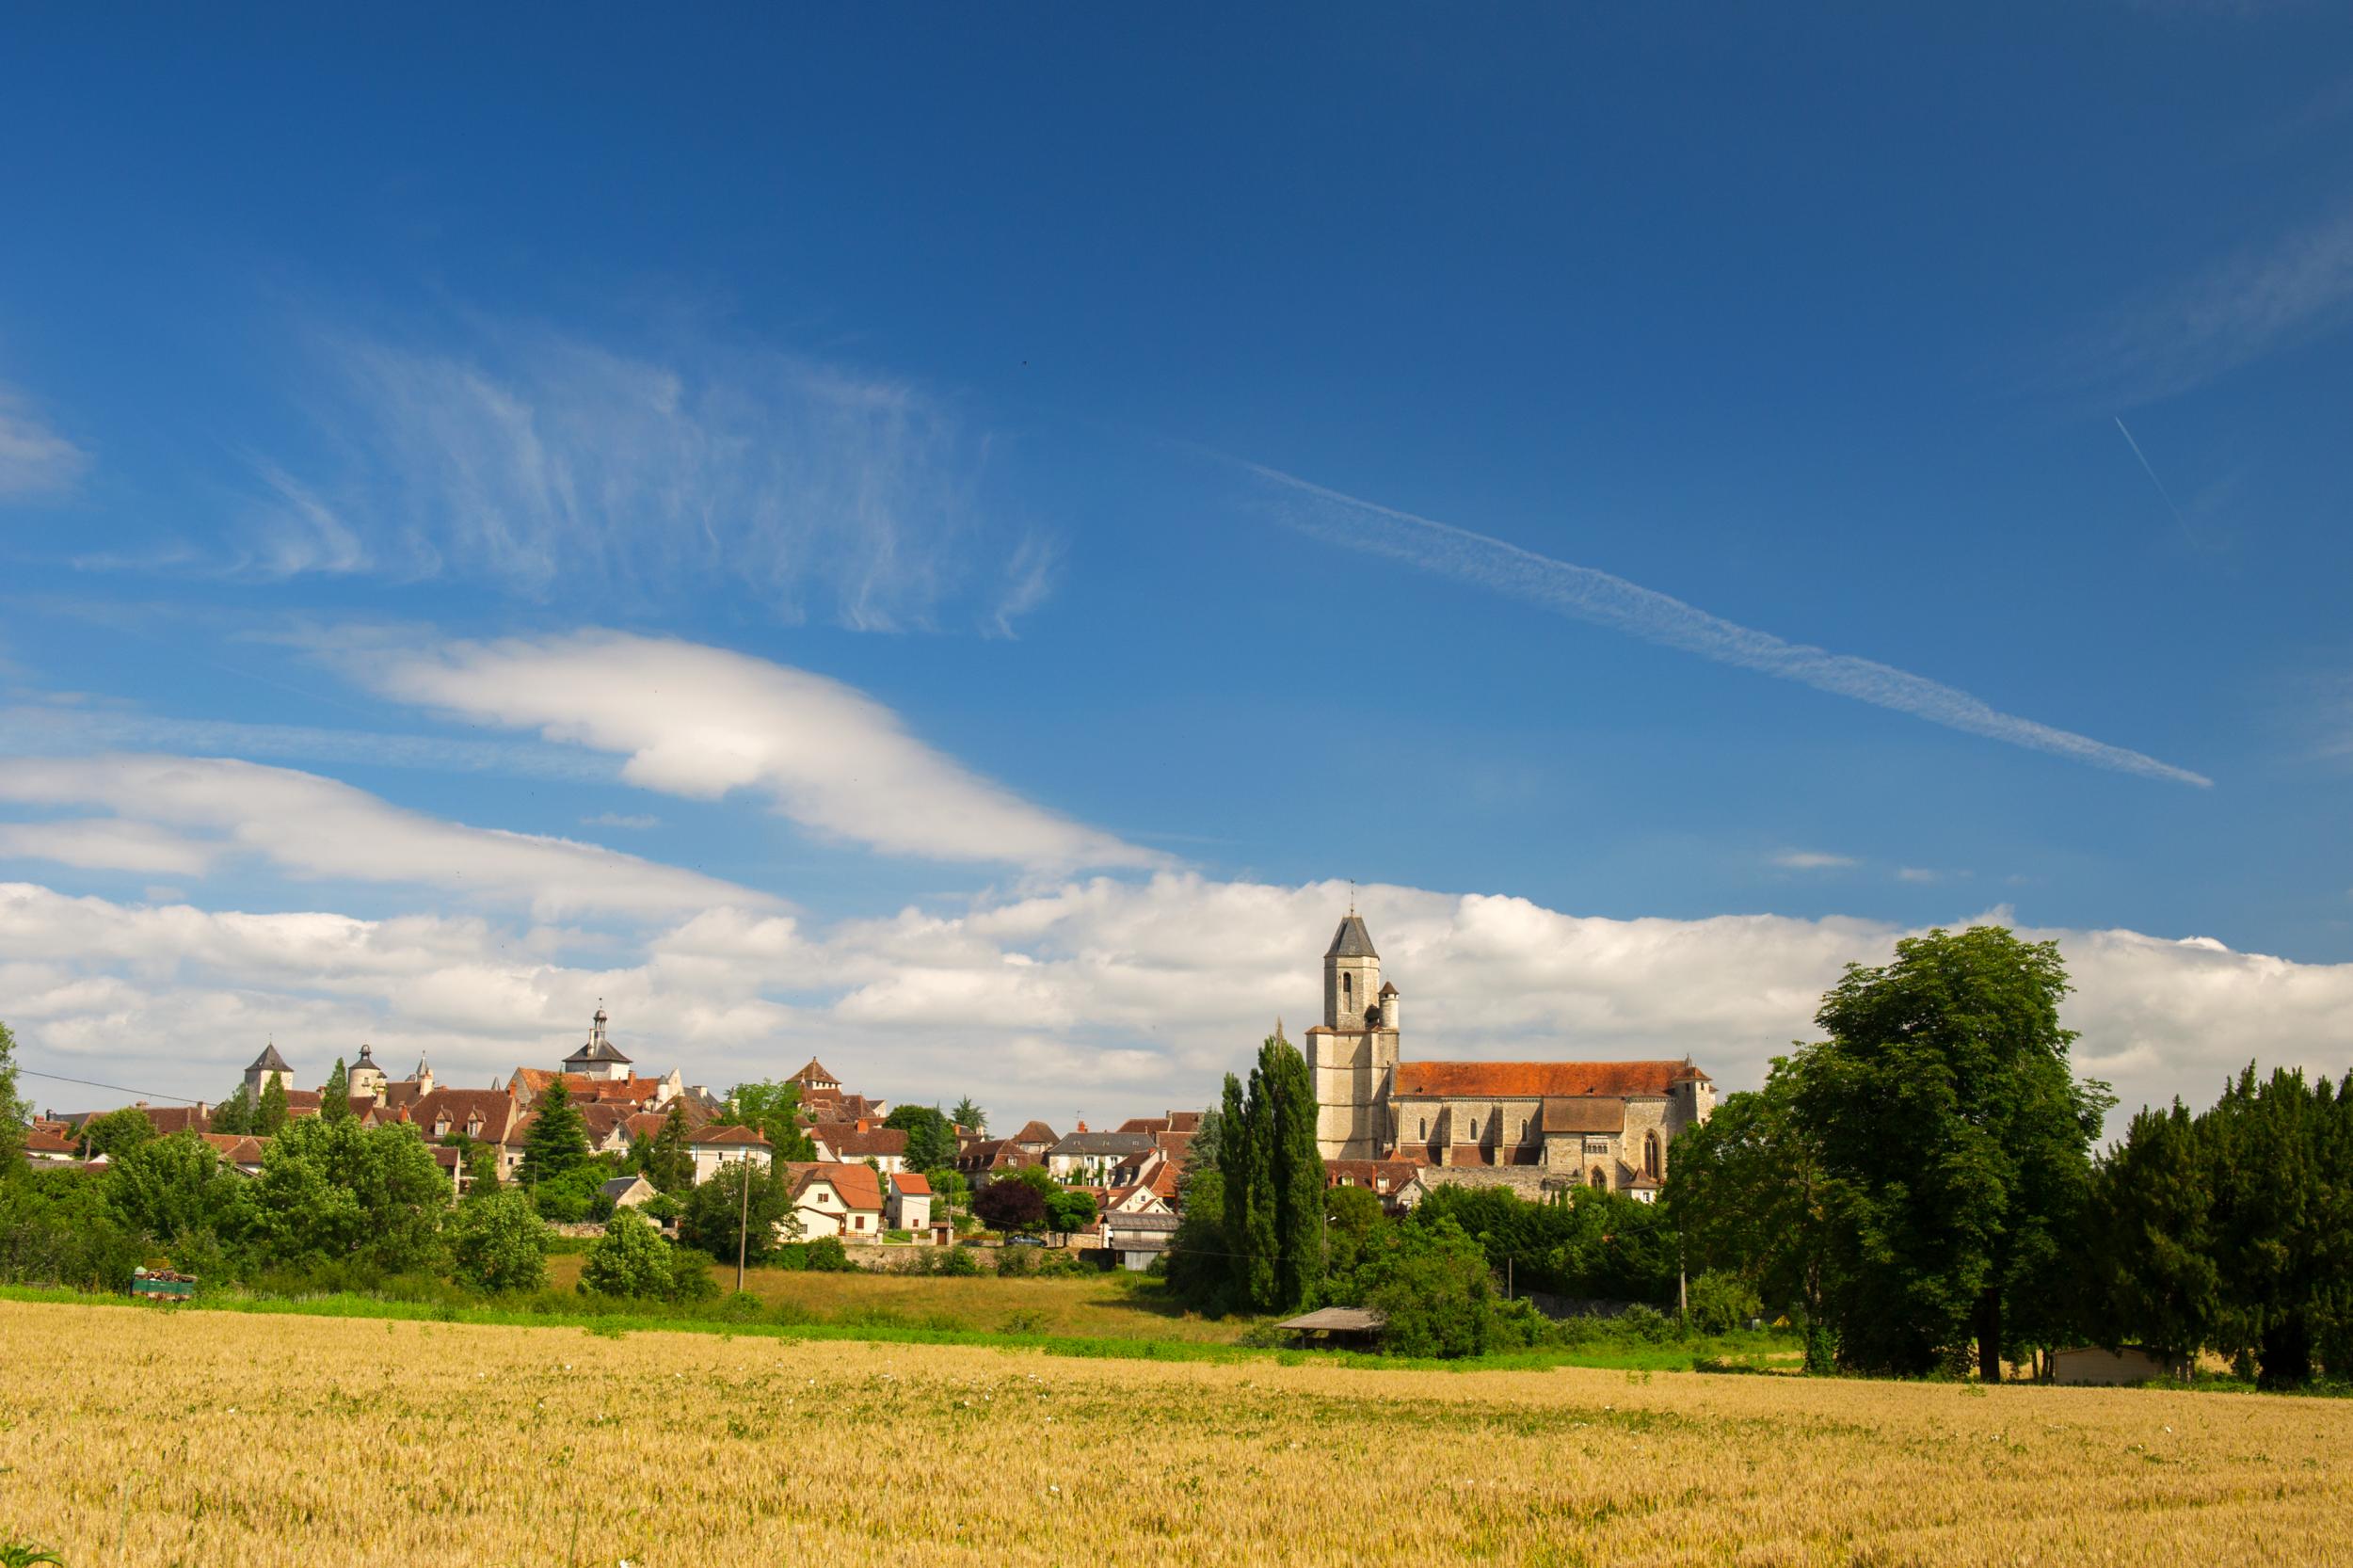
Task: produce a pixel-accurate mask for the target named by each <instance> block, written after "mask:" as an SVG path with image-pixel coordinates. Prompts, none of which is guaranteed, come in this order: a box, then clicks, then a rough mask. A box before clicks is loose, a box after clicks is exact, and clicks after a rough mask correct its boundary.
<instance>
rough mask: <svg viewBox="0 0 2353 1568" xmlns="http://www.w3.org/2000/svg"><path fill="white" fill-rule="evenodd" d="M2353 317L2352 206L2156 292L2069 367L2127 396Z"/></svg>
mask: <svg viewBox="0 0 2353 1568" xmlns="http://www.w3.org/2000/svg"><path fill="white" fill-rule="evenodd" d="M2348 322H2353V212H2343V213H2339V214H2337V215H2335V216H2330V217H2328V218H2325V219H2323V220H2321V221H2320V222H2318V223H2315V224H2313V225H2311V226H2309V227H2307V228H2304V229H2300V230H2297V231H2295V232H2289V233H2286V234H2281V235H2279V236H2276V237H2274V238H2273V239H2271V240H2270V241H2269V242H2268V243H2266V244H2265V245H2263V246H2261V247H2251V248H2247V249H2244V250H2241V251H2240V252H2239V253H2238V254H2237V255H2235V256H2233V257H2231V258H2230V259H2228V260H2227V261H2224V262H2222V263H2221V264H2218V265H2217V266H2215V267H2213V268H2211V269H2210V270H2208V271H2207V272H2205V273H2204V274H2202V275H2201V276H2199V277H2197V278H2193V279H2190V280H2187V281H2185V282H2183V283H2179V284H2176V285H2173V286H2171V287H2169V288H2166V289H2163V290H2160V291H2156V292H2153V293H2151V294H2149V295H2146V296H2143V297H2141V298H2139V299H2137V300H2136V301H2134V302H2133V303H2132V304H2130V305H2128V306H2126V307H2124V308H2123V309H2122V310H2121V311H2120V312H2118V313H2117V315H2116V316H2115V318H2114V319H2112V320H2111V321H2110V322H2109V323H2108V324H2107V325H2106V326H2105V328H2102V329H2101V330H2100V331H2099V332H2098V333H2097V334H2095V335H2093V336H2091V337H2089V338H2087V339H2086V340H2085V341H2084V342H2083V343H2081V344H2078V345H2077V346H2076V348H2075V350H2074V351H2073V355H2072V363H2071V364H2070V365H2069V366H2068V367H2067V372H2066V373H2067V374H2068V375H2069V376H2070V377H2071V378H2072V379H2073V380H2075V381H2076V382H2078V383H2079V384H2080V385H2082V386H2083V387H2084V388H2086V390H2088V391H2091V392H2098V393H2101V394H2102V395H2105V396H2107V397H2109V398H2111V399H2113V400H2115V401H2118V402H2123V403H2145V402H2151V401H2153V400H2155V399H2157V398H2161V397H2169V396H2172V395H2174V394H2176V393H2178V392H2187V391H2189V390H2190V389H2191V388H2193V387H2196V386H2198V385H2200V384H2201V383H2202V382H2205V381H2209V380H2212V379H2213V378H2214V377H2215V376H2220V375H2222V374H2224V373H2225V372H2228V371H2232V370H2235V369H2237V368H2238V367H2239V366H2241V365H2244V364H2248V363H2250V362H2252V361H2253V360H2259V359H2262V358H2264V357H2265V356H2266V355H2269V354H2274V353H2278V352H2280V351H2282V350H2285V349H2291V348H2295V347H2298V346H2300V345H2302V344H2306V343H2309V342H2312V341H2313V340H2315V339H2318V338H2321V337H2324V336H2326V335H2328V334H2329V333H2332V332H2335V331H2337V330H2339V329H2340V328H2344V327H2345V325H2346V324H2347V323H2348Z"/></svg>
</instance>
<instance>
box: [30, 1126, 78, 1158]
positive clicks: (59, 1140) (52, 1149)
mask: <svg viewBox="0 0 2353 1568" xmlns="http://www.w3.org/2000/svg"><path fill="white" fill-rule="evenodd" d="M24 1150H25V1152H26V1153H27V1154H72V1152H73V1140H72V1139H71V1138H67V1137H63V1136H61V1135H60V1134H57V1133H55V1132H52V1131H50V1130H49V1129H48V1128H45V1127H37V1128H33V1129H32V1130H31V1131H30V1132H27V1133H26V1134H25V1135H24Z"/></svg>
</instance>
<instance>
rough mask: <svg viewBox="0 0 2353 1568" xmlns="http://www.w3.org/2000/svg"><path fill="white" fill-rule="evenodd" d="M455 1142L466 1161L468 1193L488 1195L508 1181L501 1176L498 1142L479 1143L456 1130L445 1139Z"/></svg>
mask: <svg viewBox="0 0 2353 1568" xmlns="http://www.w3.org/2000/svg"><path fill="white" fill-rule="evenodd" d="M442 1141H443V1142H444V1143H447V1144H454V1145H455V1146H456V1148H457V1149H458V1150H459V1151H460V1155H459V1157H460V1158H461V1159H463V1160H465V1162H466V1195H467V1196H468V1197H488V1196H489V1195H490V1194H491V1193H492V1192H498V1191H499V1190H500V1189H501V1188H503V1187H504V1186H505V1185H506V1183H505V1182H504V1181H503V1180H501V1179H500V1177H499V1151H498V1145H497V1144H478V1143H476V1142H474V1141H473V1140H472V1139H471V1138H469V1137H467V1136H466V1135H465V1134H464V1133H462V1132H455V1133H452V1134H450V1136H449V1137H448V1138H446V1139H444V1140H442Z"/></svg>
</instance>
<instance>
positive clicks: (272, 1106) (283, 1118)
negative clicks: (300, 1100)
mask: <svg viewBox="0 0 2353 1568" xmlns="http://www.w3.org/2000/svg"><path fill="white" fill-rule="evenodd" d="M292 1120H294V1112H292V1111H290V1110H289V1109H287V1106H286V1080H284V1079H281V1078H280V1077H279V1076H278V1075H277V1074H276V1073H272V1074H270V1075H269V1077H268V1079H267V1080H264V1083H263V1084H262V1092H261V1094H260V1095H259V1096H257V1097H256V1098H255V1099H254V1102H253V1126H252V1128H251V1131H252V1133H253V1136H255V1137H256V1138H275V1137H277V1136H278V1134H280V1133H281V1132H283V1131H285V1130H286V1124H287V1123H288V1122H290V1121H292Z"/></svg>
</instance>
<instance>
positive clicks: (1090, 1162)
mask: <svg viewBox="0 0 2353 1568" xmlns="http://www.w3.org/2000/svg"><path fill="white" fill-rule="evenodd" d="M1158 1147H1159V1145H1158V1144H1155V1143H1153V1142H1152V1135H1151V1134H1150V1133H1145V1132H1089V1131H1088V1130H1087V1129H1086V1124H1085V1123H1084V1122H1080V1124H1079V1130H1078V1131H1076V1132H1074V1133H1072V1134H1070V1135H1069V1136H1068V1137H1067V1138H1064V1139H1063V1140H1062V1141H1061V1142H1060V1143H1058V1144H1055V1145H1054V1146H1053V1147H1052V1148H1051V1149H1049V1150H1048V1151H1047V1155H1046V1169H1047V1171H1048V1173H1050V1174H1051V1175H1052V1176H1054V1177H1055V1179H1056V1180H1059V1181H1062V1182H1064V1183H1067V1184H1069V1185H1071V1186H1085V1187H1100V1186H1102V1185H1104V1182H1105V1180H1106V1178H1108V1177H1109V1176H1111V1174H1112V1171H1113V1170H1114V1169H1115V1168H1117V1166H1118V1165H1119V1163H1120V1162H1121V1161H1122V1160H1128V1159H1130V1158H1133V1157H1137V1156H1142V1155H1148V1154H1151V1153H1153V1152H1154V1151H1155V1150H1156V1149H1158Z"/></svg>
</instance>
